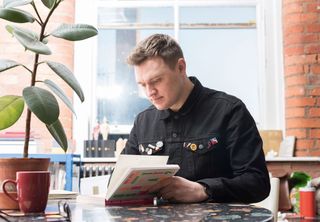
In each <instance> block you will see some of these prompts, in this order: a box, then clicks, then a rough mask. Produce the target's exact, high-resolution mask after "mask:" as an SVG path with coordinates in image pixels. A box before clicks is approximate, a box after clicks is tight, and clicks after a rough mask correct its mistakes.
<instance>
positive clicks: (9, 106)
mask: <svg viewBox="0 0 320 222" xmlns="http://www.w3.org/2000/svg"><path fill="white" fill-rule="evenodd" d="M23 108H24V101H23V98H22V96H11V95H10V96H2V97H0V120H1V121H0V130H3V129H6V128H8V127H10V126H12V125H13V124H14V123H15V122H17V120H18V119H19V118H20V116H21V114H22V112H23Z"/></svg>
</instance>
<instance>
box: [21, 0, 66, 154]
mask: <svg viewBox="0 0 320 222" xmlns="http://www.w3.org/2000/svg"><path fill="white" fill-rule="evenodd" d="M60 2H61V1H58V2H57V3H56V4H55V5H54V6H53V7H52V9H51V10H50V12H49V14H48V16H47V18H46V20H45V21H44V22H43V23H42V21H41V25H40V26H41V31H40V37H39V38H40V41H42V40H43V38H44V36H45V35H44V32H45V29H46V25H47V23H48V21H49V19H50V17H51V15H52V13H53V12H54V10H55V9H56V8H57V7H58V5H59V4H60ZM34 9H35V11H36V13H37V14H38V11H37V9H36V7H35V6H34ZM39 18H40V16H39ZM40 20H41V18H40ZM38 62H39V54H38V53H36V54H35V57H34V63H33V71H32V77H31V83H30V86H34V85H35V83H36V76H37V70H38V65H39V63H38ZM30 125H31V110H30V109H28V110H27V119H26V127H25V138H24V147H23V157H24V158H28V154H29V140H30Z"/></svg>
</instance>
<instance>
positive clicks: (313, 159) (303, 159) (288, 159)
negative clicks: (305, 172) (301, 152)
mask: <svg viewBox="0 0 320 222" xmlns="http://www.w3.org/2000/svg"><path fill="white" fill-rule="evenodd" d="M266 161H267V162H320V157H271V158H270V157H266Z"/></svg>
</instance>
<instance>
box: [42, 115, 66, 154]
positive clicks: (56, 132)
mask: <svg viewBox="0 0 320 222" xmlns="http://www.w3.org/2000/svg"><path fill="white" fill-rule="evenodd" d="M46 127H47V129H48V130H49V132H50V133H51V135H52V136H53V138H54V139H55V140H56V141H57V143H58V144H59V145H60V146H61V148H62V149H63V150H64V152H66V151H67V149H68V140H67V136H66V133H65V132H64V129H63V126H62V124H61V122H60V120H59V119H58V120H57V121H56V122H54V123H52V124H51V125H46Z"/></svg>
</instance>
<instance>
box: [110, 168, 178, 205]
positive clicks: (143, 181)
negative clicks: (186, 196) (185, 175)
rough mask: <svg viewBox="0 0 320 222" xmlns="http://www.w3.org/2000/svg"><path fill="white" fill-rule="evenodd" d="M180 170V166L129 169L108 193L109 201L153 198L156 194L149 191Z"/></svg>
mask: <svg viewBox="0 0 320 222" xmlns="http://www.w3.org/2000/svg"><path fill="white" fill-rule="evenodd" d="M178 170H179V166H178V165H175V164H172V165H164V166H149V167H133V168H129V169H128V170H127V171H126V172H125V173H124V174H123V175H122V177H121V178H120V180H119V181H117V183H116V185H115V186H114V187H110V189H108V192H107V196H106V199H107V200H130V199H146V198H152V197H153V196H154V194H151V193H149V192H148V189H149V188H151V187H152V186H154V185H155V184H156V183H158V182H159V181H160V180H163V179H165V178H168V177H171V176H173V175H174V174H175V173H176V172H177V171H178Z"/></svg>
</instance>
